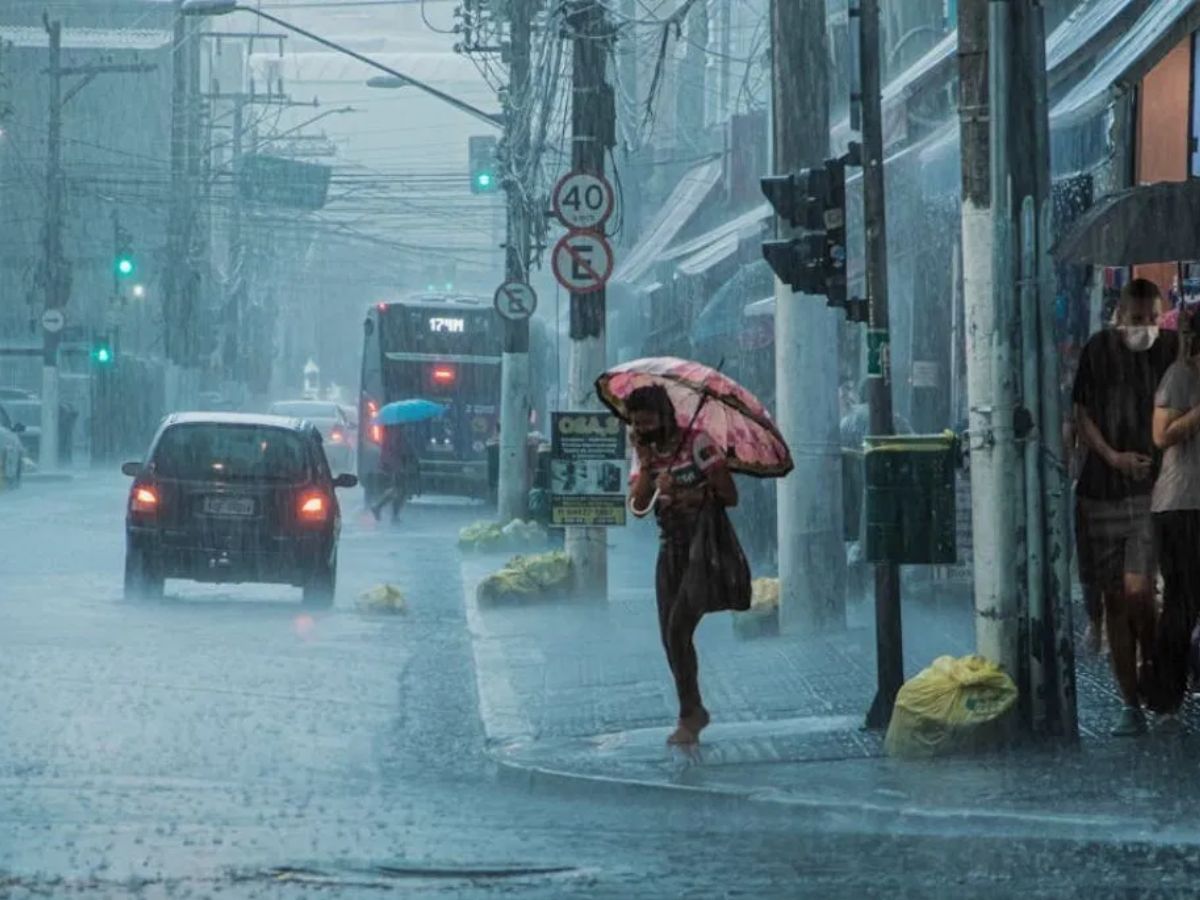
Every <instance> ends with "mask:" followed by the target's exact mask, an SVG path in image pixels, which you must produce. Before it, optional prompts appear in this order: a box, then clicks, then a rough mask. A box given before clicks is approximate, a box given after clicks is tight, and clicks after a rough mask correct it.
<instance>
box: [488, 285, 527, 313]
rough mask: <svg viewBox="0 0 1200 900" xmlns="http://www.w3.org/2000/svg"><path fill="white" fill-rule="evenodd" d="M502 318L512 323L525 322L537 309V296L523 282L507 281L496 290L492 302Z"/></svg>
mask: <svg viewBox="0 0 1200 900" xmlns="http://www.w3.org/2000/svg"><path fill="white" fill-rule="evenodd" d="M492 304H493V305H494V306H495V307H496V312H497V313H499V314H500V318H502V319H507V320H508V321H510V322H523V321H524V320H525V319H528V318H529V317H530V316H532V315H533V313H534V311H535V310H536V309H537V294H536V293H534V290H533V288H532V287H530V286H529V285H527V284H525V283H524V282H521V281H506V282H504V284H502V285H500V287H499V288H497V289H496V296H495V297H494V298H493V300H492Z"/></svg>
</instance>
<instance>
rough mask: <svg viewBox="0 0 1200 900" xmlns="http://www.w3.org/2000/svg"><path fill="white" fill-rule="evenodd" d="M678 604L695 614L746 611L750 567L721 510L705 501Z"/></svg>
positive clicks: (718, 506)
mask: <svg viewBox="0 0 1200 900" xmlns="http://www.w3.org/2000/svg"><path fill="white" fill-rule="evenodd" d="M695 529H696V530H695V531H694V532H693V534H692V540H691V544H690V545H689V547H688V564H687V569H686V570H685V572H684V574H683V581H682V583H681V584H680V587H679V602H681V603H684V604H686V606H687V608H688V609H691V610H692V611H693V612H698V613H710V612H723V611H725V610H737V611H742V610H747V609H749V608H750V594H751V584H750V564H749V563H748V562H747V561H746V554H745V553H744V552H743V551H742V545H741V543H740V542H739V541H738V537H737V533H736V532H735V531H734V530H733V523H732V522H730V521H729V515H728V513H726V512H725V507H724V506H722V505H721V504H720V503H717V502H716V501H714V500H712V499H709V500H708V501H706V502H705V504H704V505H703V506H702V507H701V509H700V512H699V514H698V515H697V517H696V524H695Z"/></svg>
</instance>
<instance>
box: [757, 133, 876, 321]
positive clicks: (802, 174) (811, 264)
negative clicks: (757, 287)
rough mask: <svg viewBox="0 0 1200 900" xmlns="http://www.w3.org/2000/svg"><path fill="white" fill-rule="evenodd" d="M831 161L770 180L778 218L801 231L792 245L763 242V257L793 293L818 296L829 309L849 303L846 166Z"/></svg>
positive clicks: (766, 190) (766, 186) (768, 191)
mask: <svg viewBox="0 0 1200 900" xmlns="http://www.w3.org/2000/svg"><path fill="white" fill-rule="evenodd" d="M847 159H848V158H847V157H843V158H841V159H831V160H827V161H826V163H825V165H824V166H822V167H821V168H819V169H803V170H801V171H799V172H793V173H790V174H787V175H767V176H765V177H764V178H763V179H762V182H761V183H762V191H763V194H765V195H766V198H767V200H769V201H770V203H771V206H772V207H773V208H774V209H775V212H776V213H777V214H778V215H779V217H780V218H782V219H784V220H786V221H787V222H789V223H791V225H792V227H794V228H797V229H799V232H798V234H797V236H796V237H793V238H791V239H790V240H782V241H781V240H775V241H764V242H763V256H764V258H765V259H766V260H767V263H768V264H769V265H770V266H771V268H772V269H773V270H774V272H775V274H776V275H778V276H779V278H780V280H781V281H783V282H785V283H786V284H788V285H790V286H791V288H792V290H794V291H800V292H802V293H805V294H819V295H824V296H825V297H826V298H828V305H829V306H838V307H844V308H846V309H847V310H848V311H851V310H853V309H855V308H856V307H855V305H853V304H847V301H846V163H847Z"/></svg>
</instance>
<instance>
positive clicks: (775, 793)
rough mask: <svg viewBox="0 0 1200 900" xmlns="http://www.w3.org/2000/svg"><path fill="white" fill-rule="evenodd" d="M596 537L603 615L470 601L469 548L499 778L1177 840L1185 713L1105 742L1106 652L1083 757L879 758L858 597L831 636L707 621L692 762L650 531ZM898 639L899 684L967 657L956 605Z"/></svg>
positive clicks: (1113, 703) (597, 606)
mask: <svg viewBox="0 0 1200 900" xmlns="http://www.w3.org/2000/svg"><path fill="white" fill-rule="evenodd" d="M610 539H611V540H612V542H613V546H611V547H610V555H609V560H610V566H609V580H610V584H609V602H608V603H607V604H603V603H583V602H574V601H552V602H544V603H535V604H529V605H522V606H503V607H482V608H481V607H479V606H478V605H477V604H476V602H475V596H474V587H475V585H476V584H477V583H478V581H479V580H480V579H482V578H483V577H484V576H485V575H487V574H488V573H490V572H491V571H494V570H495V569H496V568H497V567H498V563H499V562H500V560H498V559H497V558H487V557H470V556H468V557H464V563H463V566H464V584H465V586H466V597H465V602H466V607H467V615H468V624H469V627H470V630H471V637H472V641H473V646H474V651H475V661H476V677H477V681H478V687H479V697H480V709H481V714H482V716H483V720H484V727H485V730H486V733H487V737H488V740H489V744H490V745H491V747H492V750H493V753H494V755H495V758H496V759H497V761H498V762H499V763H500V765H501V766H502V767H503V768H504V769H505V770H507V772H508V773H509V774H515V775H517V776H518V777H523V778H528V779H531V780H533V781H546V782H553V783H556V784H558V785H560V786H562V785H566V784H568V783H570V782H576V783H580V782H582V783H585V784H587V785H590V786H593V787H597V786H605V787H608V788H620V789H639V790H650V789H653V790H660V791H674V792H679V793H688V794H694V793H695V792H703V793H704V794H705V795H709V796H719V797H724V798H728V799H740V800H748V801H753V802H759V803H763V804H770V805H773V806H776V807H784V808H797V807H801V808H805V809H807V810H808V811H809V812H810V814H813V815H816V814H817V813H818V812H820V813H823V814H826V815H835V816H836V815H838V814H839V811H845V810H853V811H854V813H855V816H856V817H858V818H860V819H861V817H862V816H863V815H878V816H879V817H880V818H881V823H883V822H889V823H890V822H892V821H893V820H894V819H895V818H896V817H901V818H904V819H906V820H908V821H909V822H910V824H912V825H913V826H914V827H916V826H929V827H938V828H946V827H968V826H969V825H970V824H971V823H975V824H977V825H979V826H980V827H984V828H988V829H989V830H995V829H996V828H997V827H1000V825H1001V824H1003V823H1007V824H1008V825H1010V826H1012V827H1015V828H1020V829H1027V828H1035V829H1038V828H1046V827H1050V828H1052V829H1053V830H1055V831H1056V832H1064V833H1065V832H1071V833H1077V832H1078V833H1083V832H1092V831H1096V830H1098V833H1100V834H1104V835H1112V834H1115V833H1120V834H1121V835H1122V836H1123V837H1124V838H1126V839H1142V838H1145V837H1147V836H1150V835H1155V834H1160V835H1166V834H1168V833H1174V831H1175V830H1176V829H1180V828H1182V829H1183V830H1184V831H1186V832H1187V833H1191V832H1192V830H1193V828H1192V822H1193V820H1194V815H1191V813H1192V812H1193V811H1194V809H1195V808H1196V805H1195V802H1194V801H1200V783H1197V784H1196V785H1195V786H1193V785H1192V782H1200V779H1195V778H1193V777H1191V776H1192V775H1193V774H1194V773H1195V771H1196V760H1197V759H1198V758H1200V756H1198V754H1200V738H1196V737H1193V735H1195V734H1200V727H1197V723H1195V722H1193V723H1192V726H1193V727H1192V733H1191V734H1189V735H1184V736H1178V735H1176V736H1171V737H1167V736H1165V735H1162V736H1160V735H1150V736H1148V737H1146V738H1143V739H1139V740H1135V741H1128V740H1125V741H1121V740H1117V739H1113V738H1110V737H1108V727H1109V725H1110V723H1111V721H1112V719H1113V717H1114V716H1115V714H1116V712H1117V711H1118V710H1119V701H1118V699H1117V697H1116V695H1115V692H1114V691H1113V689H1112V687H1111V678H1110V677H1109V676H1108V673H1107V669H1106V667H1105V664H1104V662H1103V661H1101V660H1085V661H1084V662H1083V663H1082V664H1081V666H1080V671H1079V692H1080V718H1081V733H1082V736H1083V742H1082V746H1081V748H1080V750H1078V751H1066V752H1063V751H1057V752H1055V751H1034V750H1023V751H1020V752H1014V753H1012V754H1009V755H1006V756H1003V757H996V758H988V759H978V758H976V759H964V760H940V761H937V762H931V763H912V762H902V761H896V760H890V759H887V758H885V757H884V755H883V749H882V734H879V733H875V732H868V731H864V730H863V729H862V727H861V726H862V721H863V717H864V715H865V713H866V710H867V707H868V706H869V704H870V702H871V699H872V697H873V695H874V688H875V666H874V662H875V637H874V626H873V623H872V621H871V620H870V618H869V616H870V609H869V607H868V606H866V605H863V606H862V607H857V608H854V609H852V610H851V611H849V614H848V626H849V627H848V628H847V630H846V631H844V632H841V633H838V634H834V635H828V636H823V637H819V638H801V637H798V636H795V635H791V634H786V633H785V634H783V635H780V636H775V637H761V638H755V639H750V640H745V639H739V638H738V637H737V636H736V635H735V633H734V628H733V622H732V617H731V616H730V615H729V614H718V615H713V616H709V617H707V618H706V619H705V620H704V622H703V623H702V624H701V627H700V629H699V631H698V633H697V648H698V652H699V655H700V670H701V688H702V690H703V692H704V699H705V704H706V706H707V707H708V709H709V710H710V712H711V714H712V717H713V724H712V726H711V727H710V728H709V729H707V730H706V731H705V733H704V741H703V744H702V745H701V746H700V748H698V749H697V750H696V751H694V752H691V753H688V752H684V751H681V750H677V749H672V748H668V747H667V746H666V745H665V739H666V736H667V734H668V733H669V731H670V730H671V727H672V726H673V724H674V719H675V715H676V707H675V698H674V691H673V689H672V684H671V681H670V677H669V674H668V672H667V667H666V662H665V660H664V658H663V653H662V649H661V645H660V644H659V639H658V633H657V622H656V614H655V605H654V597H653V593H652V590H651V588H650V585H651V584H652V567H653V557H652V556H651V555H650V553H649V549H651V548H653V546H654V541H655V535H654V532H653V526H652V524H650V523H637V524H635V525H633V526H631V527H629V528H627V529H625V530H623V531H621V532H615V531H614V532H613V534H612V535H611V536H610ZM904 634H905V674H906V675H907V676H908V677H911V676H913V675H915V674H916V673H917V672H918V671H919V670H920V669H922V668H924V667H925V666H926V665H928V664H929V662H930V661H932V660H933V659H934V658H935V657H936V656H939V655H943V654H952V655H961V654H963V653H968V652H970V651H971V649H972V648H973V645H974V636H973V626H972V615H971V609H970V601H969V599H967V598H963V597H961V596H960V597H936V596H935V597H932V598H926V599H924V600H916V599H912V598H910V599H908V600H906V602H905V607H904ZM1193 706H1194V704H1193ZM1193 715H1194V710H1193ZM1164 798H1165V799H1164ZM1114 829H1115V831H1114ZM1198 834H1200V832H1198ZM1175 839H1176V838H1172V840H1175ZM1198 841H1200V838H1198ZM1189 842H1190V841H1189Z"/></svg>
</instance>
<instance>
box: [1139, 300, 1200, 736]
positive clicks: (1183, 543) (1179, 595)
mask: <svg viewBox="0 0 1200 900" xmlns="http://www.w3.org/2000/svg"><path fill="white" fill-rule="evenodd" d="M1198 327H1200V320H1197V317H1196V312H1195V310H1194V309H1189V308H1187V307H1185V308H1184V309H1183V311H1182V312H1181V315H1180V317H1179V331H1180V343H1181V344H1182V351H1183V352H1182V353H1181V355H1180V358H1179V359H1178V360H1177V361H1176V362H1175V363H1174V364H1173V365H1172V366H1171V367H1170V368H1169V369H1167V372H1166V374H1165V375H1164V376H1163V379H1162V382H1161V383H1160V384H1159V386H1158V391H1157V393H1156V394H1155V397H1154V422H1153V435H1154V444H1155V446H1156V447H1158V448H1159V449H1160V450H1162V451H1163V462H1162V468H1161V470H1160V471H1159V473H1158V478H1157V479H1156V480H1155V482H1154V493H1153V495H1152V497H1151V509H1152V510H1153V512H1154V533H1155V538H1156V542H1157V548H1158V554H1159V562H1160V565H1161V567H1162V576H1163V603H1162V614H1161V615H1160V617H1159V620H1158V628H1157V632H1156V638H1155V646H1154V653H1153V654H1152V656H1151V658H1150V660H1149V663H1148V665H1144V666H1143V676H1144V677H1143V685H1142V693H1143V695H1145V696H1146V698H1147V700H1148V702H1149V705H1150V706H1151V708H1152V709H1154V710H1155V711H1156V712H1159V713H1162V714H1163V718H1162V721H1161V722H1160V728H1162V729H1163V730H1178V729H1179V727H1180V725H1179V719H1178V718H1177V716H1176V713H1177V712H1178V711H1179V707H1180V705H1181V704H1182V703H1183V698H1184V695H1185V694H1186V692H1187V680H1188V653H1189V650H1190V647H1191V634H1192V627H1193V625H1194V624H1195V620H1196V613H1197V601H1198V600H1200V333H1197V328H1198Z"/></svg>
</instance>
